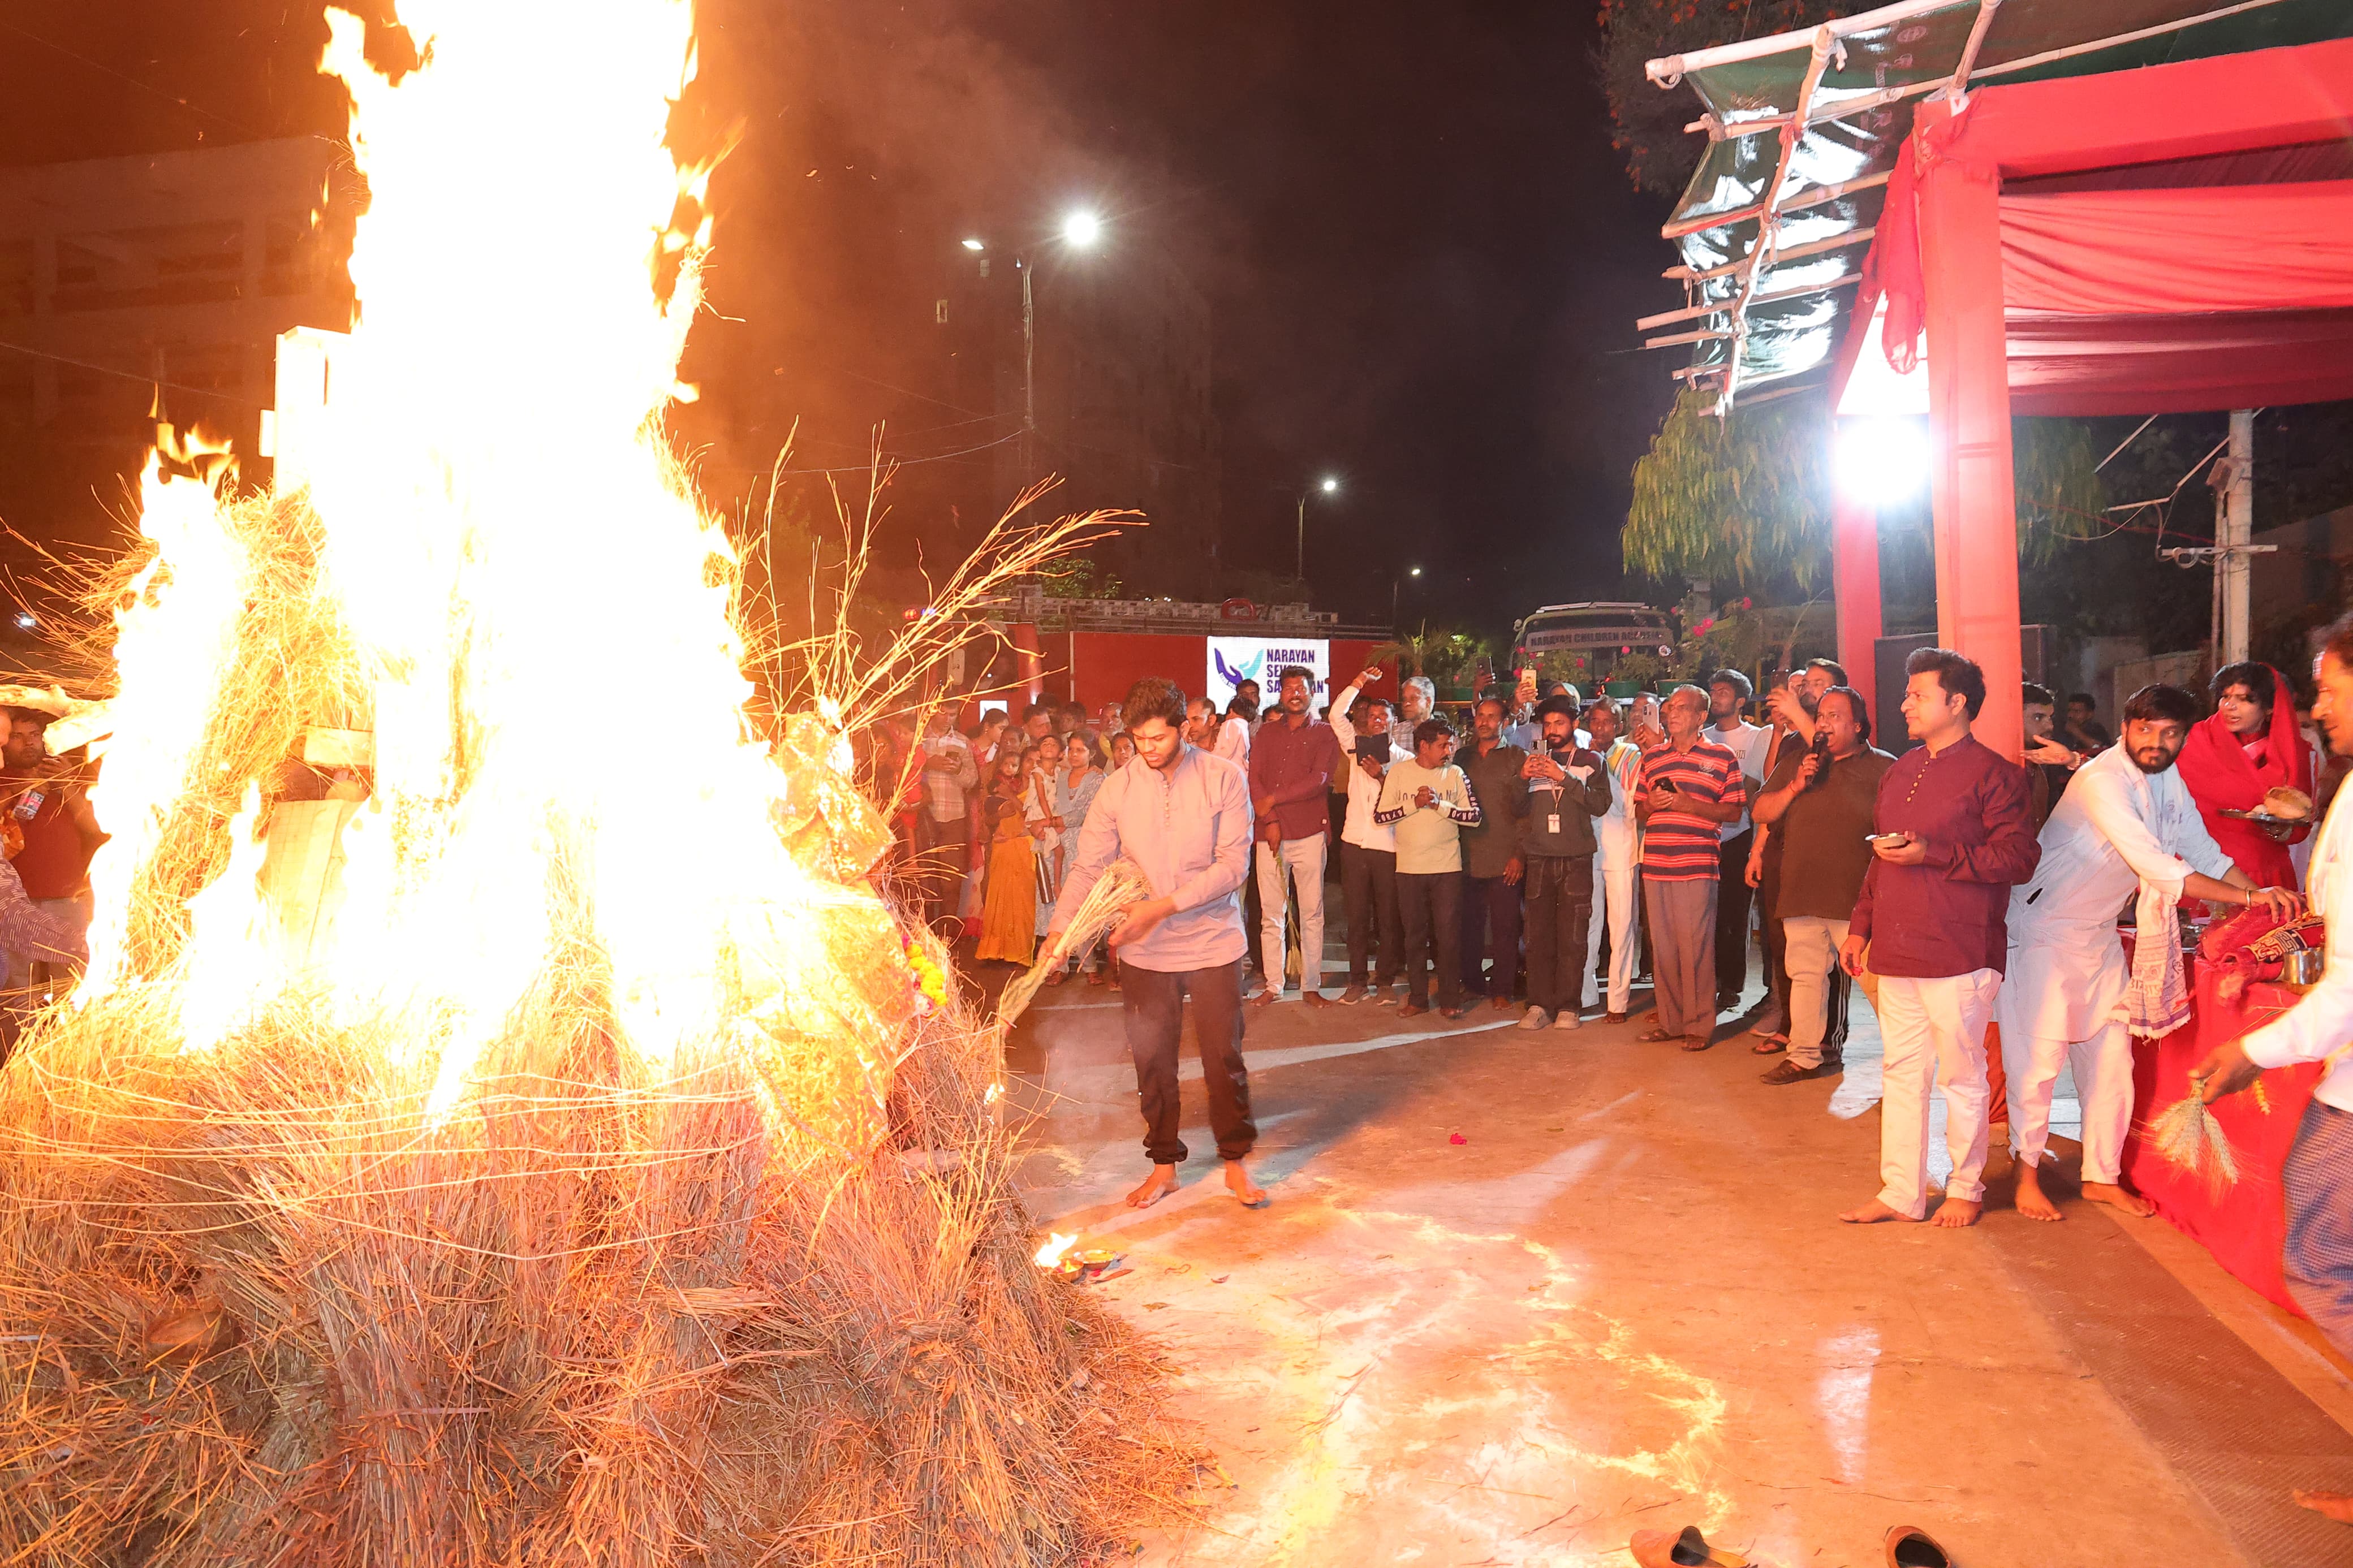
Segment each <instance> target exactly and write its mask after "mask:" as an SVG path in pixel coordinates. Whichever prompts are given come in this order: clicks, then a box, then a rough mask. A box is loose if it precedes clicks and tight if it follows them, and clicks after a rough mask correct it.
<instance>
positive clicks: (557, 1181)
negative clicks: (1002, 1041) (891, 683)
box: [0, 500, 1192, 1568]
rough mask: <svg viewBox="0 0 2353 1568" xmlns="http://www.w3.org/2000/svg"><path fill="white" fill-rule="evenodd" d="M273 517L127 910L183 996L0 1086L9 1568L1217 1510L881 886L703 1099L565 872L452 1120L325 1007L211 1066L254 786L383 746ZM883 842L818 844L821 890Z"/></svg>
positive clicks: (301, 532) (896, 1532)
mask: <svg viewBox="0 0 2353 1568" xmlns="http://www.w3.org/2000/svg"><path fill="white" fill-rule="evenodd" d="M236 525H237V528H238V529H239V530H240V531H242V532H243V533H244V534H245V535H246V536H247V537H248V541H249V542H250V543H251V545H252V547H253V549H252V551H251V552H250V558H251V560H252V561H253V562H254V563H256V564H255V565H254V567H253V569H252V571H251V573H250V574H249V579H248V584H247V591H248V595H249V596H250V604H249V607H248V612H247V615H246V616H245V619H244V621H243V622H242V623H241V624H240V625H239V626H238V629H237V637H238V647H239V659H238V663H237V679H236V680H235V681H234V682H232V683H231V685H230V687H229V688H228V689H225V690H224V692H223V693H222V694H221V697H220V699H219V703H218V708H217V710H216V711H215V712H214V713H213V714H212V715H211V717H210V719H209V720H208V721H207V722H208V727H207V730H206V747H205V751H204V755H203V765H202V766H201V767H200V768H199V769H197V770H196V774H197V776H196V777H195V779H193V780H192V782H191V784H190V786H189V789H188V791H187V793H186V795H185V797H184V799H183V802H182V805H181V808H180V809H179V810H178V811H177V812H176V813H175V814H174V816H172V817H171V818H170V819H169V820H168V821H166V822H165V823H164V824H163V825H161V829H160V832H159V833H158V835H157V837H156V839H155V844H154V848H153V852H152V854H151V855H150V856H149V857H148V858H147V859H146V861H145V862H144V869H143V870H142V873H141V876H140V878H139V879H138V880H137V882H136V884H135V887H134V889H133V901H132V908H131V910H130V912H129V913H130V918H129V923H128V926H127V928H126V930H127V933H128V947H127V949H126V951H127V952H130V953H131V959H130V972H131V973H134V974H137V975H142V976H145V977H147V978H146V979H145V980H144V981H143V982H142V983H141V984H130V985H126V986H122V987H120V988H117V989H114V990H112V991H111V992H108V993H107V994H103V995H99V996H96V997H94V998H93V999H91V1000H90V1001H88V1002H87V1004H86V1005H82V1006H81V1007H79V1009H76V1008H72V1007H62V1008H59V1009H57V1010H54V1011H52V1012H50V1013H49V1014H47V1015H46V1016H44V1017H42V1018H41V1019H40V1020H39V1021H38V1022H37V1026H35V1028H34V1029H33V1031H32V1032H31V1034H30V1035H29V1036H28V1037H27V1039H26V1043H25V1046H24V1047H23V1048H22V1049H21V1050H20V1052H19V1053H18V1055H17V1056H16V1058H15V1059H14V1060H13V1061H11V1062H10V1063H9V1065H8V1066H7V1068H6V1069H5V1072H0V1380H5V1387H6V1392H7V1397H6V1400H5V1404H0V1559H5V1561H7V1562H9V1563H28V1564H58V1565H63V1564H76V1565H80V1564H98V1565H111V1564H121V1565H124V1568H132V1565H139V1568H147V1565H153V1568H166V1565H169V1568H180V1565H189V1568H195V1565H200V1564H201V1565H224V1568H225V1565H229V1564H236V1565H239V1568H244V1565H248V1564H263V1563H283V1564H303V1565H305V1568H310V1565H320V1568H339V1565H343V1564H351V1565H354V1568H357V1565H362V1564H365V1565H369V1568H408V1565H418V1568H422V1565H427V1564H430V1565H432V1568H445V1565H459V1568H472V1565H481V1568H489V1565H491V1564H501V1565H504V1564H520V1563H589V1562H594V1563H610V1564H615V1565H622V1568H657V1565H664V1568H667V1565H670V1564H676V1563H706V1564H712V1565H726V1568H736V1565H741V1568H752V1565H754V1564H760V1565H771V1564H775V1565H790V1564H809V1565H822V1564H848V1563H860V1564H872V1563H887V1564H894V1565H896V1564H913V1565H934V1564H936V1565H940V1568H983V1565H995V1564H1012V1563H1023V1564H1028V1563H1077V1562H1082V1561H1087V1560H1089V1559H1091V1558H1092V1556H1094V1555H1096V1554H1098V1553H1100V1552H1102V1551H1103V1549H1104V1548H1105V1547H1106V1546H1108V1545H1109V1544H1111V1543H1113V1542H1118V1541H1121V1540H1123V1539H1124V1537H1125V1536H1126V1534H1127V1533H1128V1532H1129V1531H1132V1530H1133V1528H1134V1525H1135V1524H1136V1523H1138V1522H1139V1521H1142V1520H1144V1519H1147V1518H1149V1517H1152V1516H1153V1515H1155V1513H1159V1512H1163V1511H1166V1510H1176V1509H1177V1508H1179V1507H1181V1505H1182V1500H1183V1497H1184V1494H1185V1493H1186V1492H1187V1490H1189V1487H1190V1481H1191V1470H1190V1465H1189V1462H1188V1461H1189V1460H1190V1458H1191V1457H1192V1454H1191V1450H1190V1449H1189V1448H1188V1447H1187V1446H1186V1444H1185V1443H1184V1442H1183V1441H1181V1440H1180V1439H1179V1438H1178V1437H1177V1436H1175V1435H1174V1429H1173V1428H1172V1426H1170V1424H1169V1423H1168V1421H1167V1420H1166V1415H1165V1413H1164V1410H1163V1407H1162V1404H1161V1398H1162V1395H1161V1386H1162V1374H1161V1372H1160V1370H1159V1368H1158V1367H1157V1365H1156V1363H1155V1358H1154V1357H1153V1356H1152V1354H1151V1353H1150V1352H1148V1351H1147V1350H1146V1349H1145V1347H1144V1346H1143V1345H1142V1344H1141V1343H1140V1342H1138V1341H1137V1340H1136V1339H1135V1338H1134V1336H1133V1335H1131V1334H1130V1333H1129V1332H1128V1331H1125V1330H1124V1328H1123V1327H1122V1326H1121V1325H1120V1324H1119V1323H1118V1322H1117V1321H1116V1320H1114V1319H1113V1317H1111V1315H1110V1314H1109V1313H1107V1312H1106V1311H1104V1310H1102V1309H1101V1308H1100V1307H1098V1306H1097V1305H1095V1304H1094V1303H1093V1302H1092V1300H1089V1299H1088V1298H1087V1297H1086V1296H1084V1295H1083V1294H1082V1293H1080V1292H1078V1291H1077V1290H1075V1289H1073V1288H1071V1287H1070V1286H1067V1285H1065V1284H1062V1283H1060V1282H1058V1281H1057V1280H1055V1279H1051V1278H1050V1277H1049V1276H1047V1275H1046V1274H1045V1273H1044V1272H1042V1271H1040V1270H1039V1269H1037V1268H1034V1267H1033V1266H1032V1265H1031V1264H1030V1262H1029V1249H1030V1247H1031V1245H1032V1239H1033V1238H1032V1237H1031V1236H1030V1234H1029V1230H1030V1226H1029V1221H1028V1219H1027V1216H1026V1215H1024V1213H1023V1211H1022V1207H1021V1205H1020V1203H1019V1201H1018V1198H1017V1197H1016V1195H1015V1193H1014V1189H1013V1185H1012V1182H1011V1165H1012V1158H1013V1149H1012V1148H1011V1146H1010V1140H1009V1138H1008V1134H1007V1133H1006V1131H1004V1130H1003V1128H1002V1126H1001V1125H1000V1123H999V1121H998V1118H997V1115H996V1112H995V1107H994V1104H993V1101H994V1100H995V1098H996V1086H997V1079H998V1077H999V1061H998V1054H997V1031H996V1030H995V1029H994V1028H992V1027H989V1026H986V1025H984V1024H983V1023H981V1022H980V1021H979V1020H977V1019H976V1018H975V1017H974V1016H972V1015H971V1014H970V1013H968V1012H967V1011H965V1009H964V1008H962V1006H961V1005H957V1004H955V1002H953V1001H951V1002H950V1004H949V1005H946V1006H944V1007H936V1008H929V1009H922V1010H919V1009H921V1004H920V1003H919V1002H918V1000H917V999H916V998H915V996H914V995H913V994H912V992H911V989H910V987H909V984H908V981H907V970H906V967H905V964H904V963H903V961H902V958H901V955H900V952H899V943H900V942H901V940H902V939H901V937H900V935H899V932H898V930H897V928H896V926H895V925H894V924H893V922H892V920H891V919H890V918H889V917H888V915H887V914H886V913H884V912H883V911H882V907H881V904H880V903H878V902H877V901H876V900H874V899H873V898H872V896H871V892H870V891H869V890H868V889H866V887H865V886H864V884H863V881H862V879H861V878H860V877H859V876H858V875H857V874H855V873H852V874H850V875H849V876H846V877H843V878H841V879H840V880H839V881H834V882H828V883H827V884H826V885H828V886H830V887H832V888H833V889H834V892H833V894H832V895H829V896H831V897H833V898H834V900H835V901H834V903H832V904H830V905H828V906H827V907H825V908H824V909H822V910H819V911H818V913H817V915H815V916H813V917H812V918H813V919H817V920H818V921H819V922H820V924H821V927H822V931H823V933H824V942H825V944H826V953H827V962H828V964H829V966H830V967H829V970H828V973H830V975H831V980H830V982H829V984H828V985H827V986H825V987H823V988H821V991H822V994H812V995H807V996H803V997H800V998H798V999H797V1001H796V1003H795V1005H793V1006H792V1007H790V1008H788V1009H786V1010H784V1011H783V1012H781V1013H778V1014H775V1015H770V1016H763V1017H761V1018H760V1019H759V1020H758V1027H757V1030H756V1032H755V1033H747V1032H746V1030H745V1029H744V1027H743V1026H742V1025H743V1024H744V1019H743V1018H741V1017H739V1019H738V1027H737V1028H735V1029H734V1030H733V1031H732V1032H729V1033H727V1034H725V1035H723V1036H714V1037H711V1038H709V1039H706V1040H703V1041H702V1043H701V1044H699V1045H695V1046H691V1047H689V1048H683V1049H681V1051H680V1052H679V1053H678V1054H677V1056H676V1057H675V1058H673V1059H671V1060H670V1061H669V1062H668V1063H667V1064H666V1065H659V1066H658V1065H656V1064H654V1063H652V1062H649V1059H648V1058H646V1056H645V1055H644V1054H643V1053H641V1052H639V1051H638V1050H637V1049H636V1048H635V1047H632V1046H630V1045H629V1044H628V1041H627V1039H626V1037H625V1033H624V1030H623V1028H622V1026H621V1024H620V1021H619V1013H618V1009H617V1004H616V998H615V995H614V994H613V991H614V987H613V984H612V971H611V966H610V963H609V961H608V959H607V954H606V953H605V952H604V951H603V949H602V948H601V947H600V945H599V940H598V937H597V935H596V924H595V921H594V920H593V911H592V910H591V909H590V906H589V900H588V898H587V895H586V892H585V891H584V890H583V889H582V888H580V887H579V886H577V885H575V883H574V881H573V880H572V879H571V878H570V877H569V876H568V875H566V874H564V871H563V868H562V866H561V864H560V863H559V865H558V868H557V870H556V872H555V873H554V874H552V875H551V877H550V879H549V885H548V888H547V893H546V896H547V900H548V905H549V910H550V921H549V930H550V931H551V932H552V933H553V935H552V937H551V940H550V943H549V947H548V951H547V952H546V957H545V963H544V967H543V972H542V974H541V978H540V981H539V984H537V985H536V986H535V987H534V988H533V991H532V992H531V993H530V994H528V995H527V996H526V997H525V998H524V999H523V1001H522V1003H521V1004H520V1005H517V1006H516V1007H515V1008H514V1009H513V1011H512V1014H511V1015H510V1016H508V1017H507V1018H506V1019H505V1022H504V1024H503V1026H502V1027H501V1030H500V1031H499V1036H498V1038H497V1039H496V1040H495V1041H494V1042H493V1044H492V1046H491V1048H490V1049H489V1050H488V1051H487V1052H486V1053H485V1054H484V1056H483V1057H482V1058H481V1059H480V1062H479V1064H478V1066H477V1068H476V1069H475V1071H474V1073H473V1075H472V1078H471V1079H470V1083H469V1085H468V1089H467V1092H466V1094H465V1096H464V1097H463V1098H462V1099H461V1100H459V1103H458V1104H457V1106H456V1107H455V1109H454V1110H452V1111H451V1112H450V1113H448V1114H446V1115H442V1114H435V1113H433V1112H432V1111H431V1110H429V1109H428V1105H427V1100H428V1095H429V1093H430V1091H431V1089H432V1087H433V1081H434V1070H435V1069H434V1063H435V1060H436V1050H435V1048H434V1047H435V1044H436V1042H435V1037H434V1035H433V1030H434V1027H435V1025H434V1022H433V1020H432V1019H430V1018H420V1017H418V1016H414V1015H402V1016H381V1017H363V1018H359V1019H357V1020H354V1019H353V1018H351V1017H349V1016H345V1014H346V1010H345V1009H341V1008H339V1007H338V1005H337V999H336V998H334V997H332V996H329V995H325V994H318V993H316V992H310V991H304V990H302V989H301V988H300V987H295V988H292V989H290V990H288V991H286V992H285V993H284V994H280V996H279V997H278V998H277V999H276V1000H275V1001H274V1002H272V1003H271V1004H270V1005H268V1006H267V1007H266V1008H264V1009H263V1010H262V1011H260V1012H259V1013H258V1014H257V1015H255V1016H251V1017H250V1018H248V1020H247V1021H245V1022H244V1023H242V1024H241V1025H239V1026H237V1027H236V1028H235V1029H234V1030H233V1031H232V1032H231V1033H230V1034H229V1035H228V1036H227V1037H226V1038H224V1039H222V1040H221V1041H220V1042H219V1043H218V1044H217V1045H216V1046H214V1047H212V1048H209V1049H206V1050H196V1051H190V1050H184V1049H183V1048H182V1047H183V1037H182V1035H181V1026H180V1016H181V1014H180V1000H181V991H182V985H183V983H184V980H185V975H184V973H183V972H182V971H180V970H176V969H174V953H175V952H176V951H177V949H178V947H179V944H180V942H181V941H182V940H183V933H184V932H185V920H186V915H185V905H186V900H187V898H188V896H189V895H190V894H191V893H192V892H194V891H195V890H196V889H198V888H201V887H202V886H204V884H205V883H206V880H207V879H210V878H213V877H216V876H218V875H219V874H220V868H222V867H223V866H224V865H225V864H227V858H228V852H229V849H230V847H231V846H230V843H229V838H230V826H229V823H230V820H231V815H232V813H233V812H234V811H235V809H236V808H237V801H238V799H239V798H240V797H241V796H242V795H243V794H244V793H245V792H246V791H247V790H248V788H250V787H254V786H257V785H259V786H262V787H263V788H264V789H265V792H266V789H267V786H268V784H269V778H270V776H271V770H272V769H273V768H275V767H276V766H277V765H278V764H279V763H280V760H281V759H283V758H284V757H285V755H286V754H287V752H288V749H289V746H290V744H291V743H292V742H293V741H294V739H295V737H297V736H298V735H299V733H300V731H301V728H302V727H303V726H304V725H306V724H318V723H322V722H325V723H335V724H349V725H353V726H354V727H359V725H360V722H361V721H363V720H364V714H359V713H356V712H354V711H353V710H354V709H355V708H356V707H357V706H358V699H357V698H356V697H355V695H354V694H355V693H356V692H357V691H359V690H360V689H361V688H362V684H363V683H362V682H360V681H359V680H357V679H355V672H354V671H353V669H352V668H351V667H350V664H349V660H348V657H347V655H346V654H345V653H344V652H343V642H342V638H341V634H340V632H339V631H338V629H337V627H336V626H334V625H333V624H332V618H331V617H327V616H322V614H321V613H319V611H318V608H317V605H316V604H315V603H314V602H313V600H312V598H311V595H310V594H309V592H308V582H309V578H308V575H307V574H308V564H307V563H308V562H309V560H310V549H311V545H310V540H311V532H310V531H311V529H312V528H313V526H314V525H313V522H312V521H311V519H310V517H309V514H308V511H307V509H306V508H304V507H303V506H302V505H301V504H300V502H299V500H262V501H257V502H253V503H249V504H246V505H244V506H243V507H242V508H241V510H237V513H236ZM128 581H129V580H128V579H125V580H124V583H123V584H117V585H116V586H117V587H118V588H120V587H121V586H124V585H125V584H127V583H128ZM918 651H920V650H918ZM898 656H899V657H902V658H906V657H911V655H910V653H909V651H908V650H899V654H898ZM886 684H887V683H886ZM871 826H872V824H871V823H867V824H864V825H857V824H851V823H848V822H846V821H842V820H833V821H828V823H826V824H825V825H824V827H823V830H822V831H821V832H820V830H819V829H816V828H810V827H808V826H807V825H804V826H803V833H804V837H807V836H808V835H810V834H817V835H818V836H819V837H829V838H830V840H831V841H832V842H831V845H830V847H828V846H826V845H819V844H815V843H812V844H811V845H810V847H809V848H808V850H807V853H804V852H803V849H802V839H800V838H797V839H795V840H794V843H795V853H796V856H797V858H800V859H801V861H802V863H803V864H804V865H805V866H807V867H809V868H810V869H811V874H812V876H813V877H815V878H818V879H820V880H821V881H822V880H824V879H827V878H830V877H833V876H834V875H835V874H836V872H837V871H838V868H839V863H840V862H842V861H844V860H850V861H854V860H856V859H857V858H858V857H857V856H856V855H853V854H849V853H848V852H847V851H844V850H843V849H842V848H841V846H842V844H843V843H844V842H845V841H846V840H849V839H858V838H860V835H861V834H862V833H863V832H864V831H865V830H866V829H868V828H871ZM853 829H855V830H856V831H853ZM860 841H862V839H861V840H860ZM1107 896H1108V895H1107ZM935 956H936V955H935ZM844 1063H849V1064H852V1065H851V1066H850V1067H849V1068H847V1069H845V1068H844V1066H843V1064H844Z"/></svg>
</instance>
